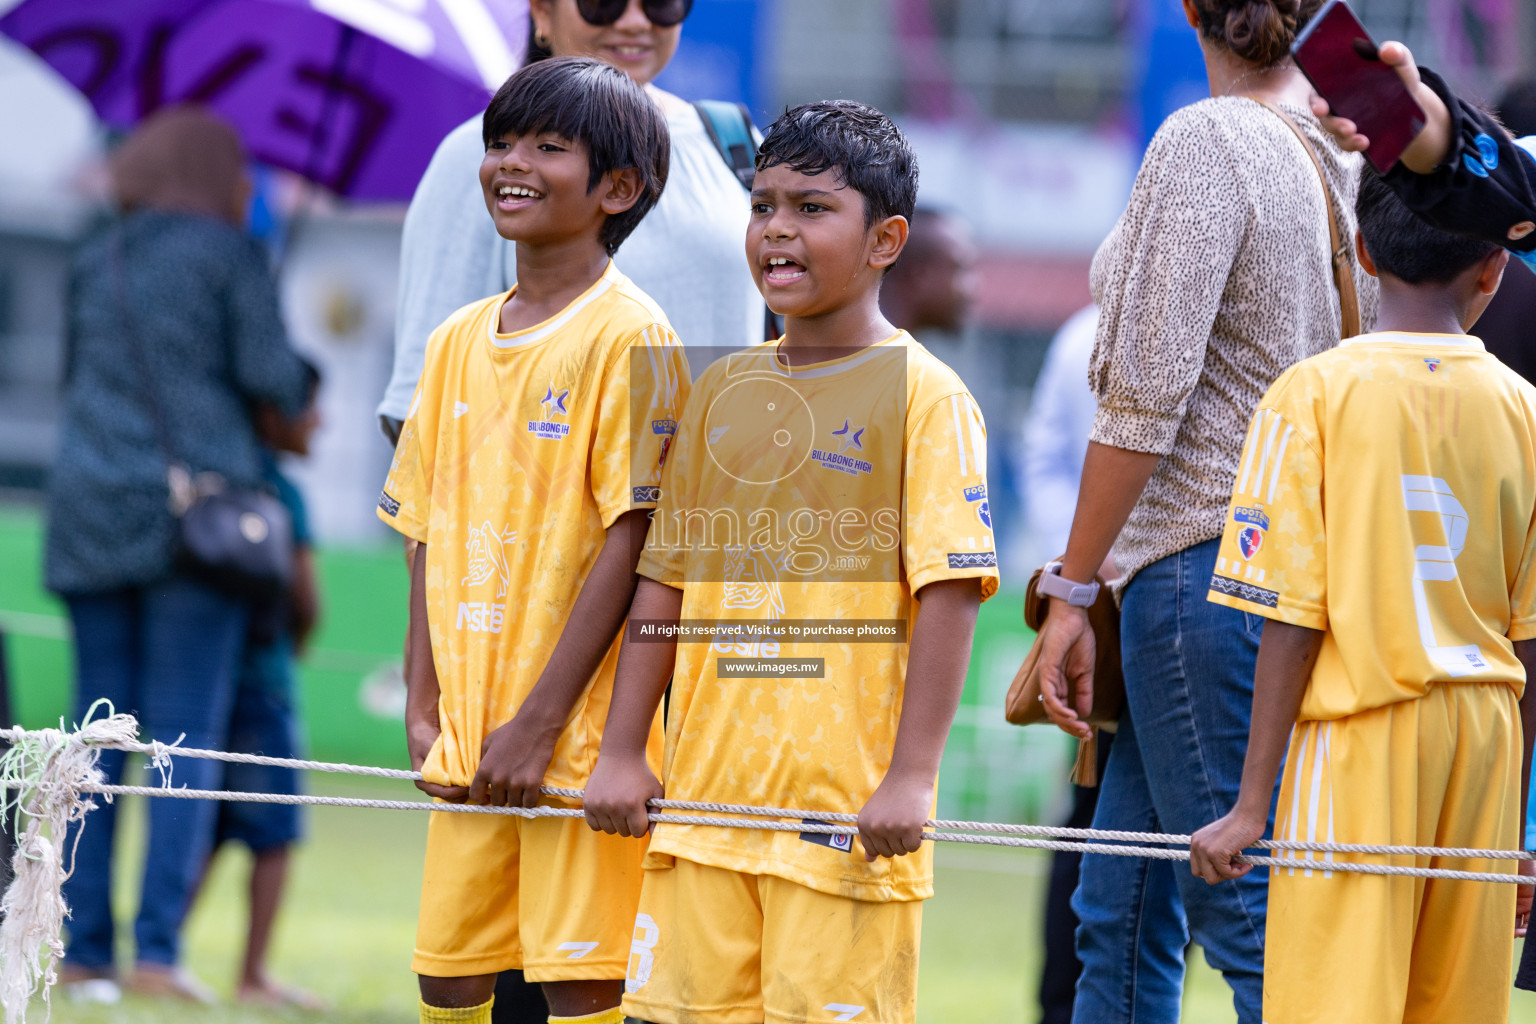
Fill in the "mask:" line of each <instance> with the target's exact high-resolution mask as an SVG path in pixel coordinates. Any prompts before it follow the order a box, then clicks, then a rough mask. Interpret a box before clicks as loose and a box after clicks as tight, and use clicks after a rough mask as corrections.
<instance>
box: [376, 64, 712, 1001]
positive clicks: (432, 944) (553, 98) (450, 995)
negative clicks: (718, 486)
mask: <svg viewBox="0 0 1536 1024" xmlns="http://www.w3.org/2000/svg"><path fill="white" fill-rule="evenodd" d="M485 144H486V155H485V161H484V163H483V164H482V165H481V168H480V181H481V184H482V185H483V186H484V189H485V198H486V205H487V206H488V208H489V210H490V215H491V217H492V218H493V219H494V220H495V222H496V228H497V231H499V232H500V233H501V235H502V236H503V237H505V238H508V239H511V240H513V241H515V242H516V243H517V268H518V283H517V286H516V287H514V288H513V289H512V290H511V291H510V292H507V293H506V294H503V295H495V296H492V297H491V298H489V299H486V300H484V301H483V302H478V303H475V304H474V305H471V306H467V307H465V308H464V309H462V310H460V311H459V312H458V313H455V314H454V315H453V316H452V317H450V318H449V319H448V321H447V322H446V323H444V324H443V326H442V327H440V328H438V330H437V331H436V333H435V334H434V335H433V337H432V341H431V344H430V346H429V347H428V350H427V363H426V368H425V370H424V372H423V374H422V379H421V385H420V388H419V390H418V391H417V394H416V399H415V401H414V402H413V403H412V407H411V413H410V416H409V417H408V418H407V420H406V423H405V425H404V428H403V430H402V432H401V435H400V444H399V447H398V448H397V449H396V453H395V461H394V464H393V466H392V467H391V469H390V474H389V479H388V481H387V482H386V483H385V486H384V494H383V496H382V497H381V498H380V501H379V507H380V516H381V518H383V519H384V521H385V522H386V523H388V524H389V525H391V526H393V527H394V528H395V529H397V530H399V531H400V532H402V533H404V534H405V535H406V536H408V537H410V538H413V539H415V540H417V541H419V542H420V547H418V548H417V551H416V556H415V563H414V566H413V569H412V573H411V593H410V638H409V648H408V649H409V651H410V661H409V664H408V665H407V666H406V685H407V708H406V729H407V739H408V743H409V745H410V753H411V762H412V764H413V765H414V766H415V767H417V768H418V769H419V770H420V771H421V772H422V775H423V776H424V779H425V781H424V782H423V783H421V784H420V785H421V788H422V789H424V790H426V791H427V792H428V793H431V794H432V795H433V796H436V797H439V798H440V799H443V800H449V801H458V802H463V801H464V800H466V799H467V800H468V801H469V802H471V803H477V804H496V805H503V806H522V807H533V806H535V805H537V804H539V803H540V802H541V795H540V787H541V786H555V787H560V786H565V787H578V788H579V787H581V786H582V785H583V784H585V782H586V779H587V774H588V773H589V772H590V771H591V768H592V764H593V761H594V760H595V759H596V757H597V746H598V740H599V737H600V736H601V730H602V723H603V717H604V715H605V714H606V712H607V709H608V701H609V695H610V692H611V687H612V680H613V671H614V666H615V663H616V660H617V652H618V643H617V641H616V637H617V635H618V630H619V626H620V624H621V623H622V622H623V619H624V612H625V610H626V609H627V607H628V605H629V599H630V596H631V594H632V593H633V592H634V585H635V575H634V572H635V561H636V559H637V558H638V557H639V554H640V548H641V545H642V543H643V541H644V537H645V528H646V522H647V517H648V514H649V513H648V511H647V510H648V509H650V508H652V507H654V505H655V501H656V485H657V483H658V482H659V480H660V470H661V462H662V459H663V455H664V452H665V450H666V449H665V442H666V441H668V440H670V435H669V431H670V429H671V428H670V424H672V423H675V422H676V420H677V418H678V416H679V414H680V413H681V409H682V403H683V402H684V400H685V399H686V397H687V391H688V370H687V363H686V362H685V361H684V359H683V357H682V349H681V346H679V345H678V343H677V339H676V338H675V337H674V336H673V334H672V331H671V328H670V327H669V326H668V325H667V319H666V316H665V315H664V314H663V313H662V312H661V310H660V309H658V308H657V307H656V305H655V303H653V302H651V300H650V299H649V298H647V297H646V296H645V295H644V294H643V293H642V292H640V291H639V290H638V289H636V288H635V286H634V285H633V284H631V283H630V282H629V280H628V279H626V278H625V277H624V276H623V275H622V274H620V273H619V272H618V271H617V270H615V269H614V267H613V263H612V260H611V257H612V255H613V253H614V251H615V250H617V249H618V247H619V245H620V244H621V243H622V242H623V241H624V239H625V238H626V237H627V236H628V235H629V233H630V232H631V231H632V230H634V227H635V225H636V224H638V223H639V222H640V220H641V218H642V217H644V216H645V214H646V212H647V211H648V210H649V209H651V207H652V206H654V205H655V203H656V200H657V198H658V197H659V196H660V195H661V190H662V187H663V185H664V184H665V183H666V177H667V160H668V150H669V143H668V136H667V129H666V125H665V123H664V121H663V120H662V117H661V114H660V112H659V111H658V110H657V109H656V106H655V104H653V103H652V102H651V101H650V99H649V98H647V96H646V95H645V93H644V92H642V91H641V89H640V88H639V87H638V86H636V85H635V84H634V83H633V82H632V81H631V80H630V78H629V76H627V75H625V74H624V73H623V72H621V71H617V70H615V69H614V68H613V67H611V66H609V65H607V64H603V63H600V62H598V61H592V60H581V59H569V60H550V61H544V62H541V63H538V64H534V65H531V66H529V67H527V68H525V69H523V70H522V71H519V72H518V73H517V74H515V75H513V76H512V77H511V78H510V79H509V80H508V81H507V83H506V84H505V85H504V86H502V88H501V90H500V91H499V92H498V93H497V94H496V96H495V98H494V99H493V100H492V101H491V104H490V107H489V108H488V109H487V110H486V112H485ZM637 728H638V731H639V732H640V733H641V734H642V735H643V737H644V739H642V745H645V744H646V743H648V742H649V741H650V736H651V733H652V731H653V723H652V722H651V721H646V722H641V723H637ZM659 738H660V737H659V734H658V735H657V737H656V739H657V740H658V741H659ZM658 745H659V744H658ZM658 752H659V751H658ZM643 854H644V844H643V843H641V842H640V841H638V840H634V839H623V838H612V837H609V836H598V835H594V834H593V833H592V832H591V831H590V830H588V829H587V828H585V826H584V825H583V824H582V823H581V822H580V821H579V820H571V819H555V818H538V819H531V820H521V819H518V818H513V817H502V816H491V815H478V814H475V815H471V814H454V813H438V814H434V815H432V820H431V824H430V826H429V830H428V837H427V856H426V866H425V869H424V871H423V877H422V893H421V916H420V922H419V925H418V931H417V940H416V955H415V959H414V960H413V962H412V969H413V970H414V971H416V973H417V974H419V975H420V976H421V1000H422V1001H421V1019H422V1021H423V1022H424V1024H437V1022H446V1021H464V1022H473V1024H488V1022H489V1021H490V1011H491V1002H492V992H493V989H494V987H495V981H496V975H497V974H498V973H499V972H501V971H504V970H511V969H516V968H521V969H522V970H523V971H524V973H525V975H526V976H527V978H528V979H529V980H530V981H535V982H541V983H543V986H544V993H545V996H546V997H547V999H548V1001H549V1005H550V1009H551V1011H552V1012H553V1013H554V1015H555V1016H552V1017H551V1018H550V1020H552V1021H582V1022H586V1024H618V1021H620V1019H621V1017H620V1014H619V1010H618V1006H619V998H620V991H621V979H622V978H623V977H624V969H625V963H626V961H627V959H628V954H629V937H630V936H629V932H630V925H631V923H632V921H633V919H634V913H635V904H636V901H637V899H638V898H639V886H640V862H641V857H642V856H643Z"/></svg>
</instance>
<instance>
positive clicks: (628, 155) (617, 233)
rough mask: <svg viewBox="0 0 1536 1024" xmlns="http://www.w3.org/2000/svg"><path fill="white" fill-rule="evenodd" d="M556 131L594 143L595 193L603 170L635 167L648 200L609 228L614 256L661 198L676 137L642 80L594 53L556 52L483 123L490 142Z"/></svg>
mask: <svg viewBox="0 0 1536 1024" xmlns="http://www.w3.org/2000/svg"><path fill="white" fill-rule="evenodd" d="M540 132H553V133H555V134H556V135H559V136H561V137H562V138H566V139H569V140H571V141H572V142H578V143H580V144H581V145H583V146H585V147H586V148H587V157H588V161H589V165H590V167H591V174H590V175H589V177H588V180H587V191H588V192H591V191H592V190H593V189H595V188H597V186H598V183H599V182H601V181H602V180H603V175H605V174H608V173H609V172H611V171H622V170H627V169H629V168H631V167H632V168H634V169H635V170H636V171H638V172H639V174H640V198H639V199H637V200H636V201H635V205H634V206H631V207H630V208H629V209H628V210H625V211H624V212H623V213H617V214H614V215H612V216H610V217H609V218H608V220H607V222H606V223H605V224H604V225H603V230H602V235H601V239H602V243H603V247H604V248H605V249H607V250H608V255H610V256H612V255H613V254H614V253H615V252H617V251H618V249H619V246H620V245H622V244H623V242H624V240H625V239H626V238H628V237H629V236H630V233H631V232H633V231H634V230H635V228H636V227H637V226H639V224H640V222H641V221H642V220H644V219H645V215H646V214H647V213H649V212H650V211H651V209H652V207H654V206H655V205H656V201H657V200H658V199H660V198H661V190H662V189H663V188H665V187H666V184H667V169H668V166H669V164H670V161H671V157H672V139H671V135H670V134H668V132H667V122H666V120H665V119H664V118H663V117H662V114H661V111H660V109H658V108H657V106H656V104H655V103H653V102H652V101H651V98H650V97H649V96H647V95H646V94H645V91H644V90H643V89H641V88H640V86H638V85H636V84H635V82H634V79H632V78H630V77H629V76H628V75H626V74H625V73H624V72H622V71H620V70H619V69H618V68H616V67H614V66H612V65H611V64H604V63H603V62H602V61H600V60H592V59H591V58H589V57H552V58H550V59H548V60H542V61H539V62H537V63H535V64H530V65H529V66H528V67H525V68H522V69H521V70H519V71H517V72H516V73H515V74H513V76H512V77H511V78H509V79H507V80H506V82H505V84H503V85H502V87H501V88H500V89H498V90H497V91H496V95H495V96H494V97H492V98H491V104H490V106H488V107H486V108H485V117H484V119H483V120H482V121H481V128H480V135H481V138H482V140H483V141H484V142H485V144H486V146H487V147H489V146H490V144H491V143H492V142H494V141H495V140H497V139H500V138H502V137H504V136H507V135H518V136H524V135H537V134H538V133H540Z"/></svg>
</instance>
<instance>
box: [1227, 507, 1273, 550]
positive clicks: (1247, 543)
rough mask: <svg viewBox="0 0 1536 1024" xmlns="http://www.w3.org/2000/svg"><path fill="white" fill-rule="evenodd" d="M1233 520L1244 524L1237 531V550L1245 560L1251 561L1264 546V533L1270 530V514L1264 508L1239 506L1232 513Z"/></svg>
mask: <svg viewBox="0 0 1536 1024" xmlns="http://www.w3.org/2000/svg"><path fill="white" fill-rule="evenodd" d="M1232 520H1233V522H1236V523H1240V524H1242V527H1243V528H1242V529H1241V530H1239V531H1237V550H1238V553H1239V554H1241V555H1242V556H1243V559H1244V560H1245V561H1251V560H1252V559H1253V556H1254V555H1256V554H1258V553H1259V549H1260V548H1262V547H1263V546H1264V534H1265V532H1266V531H1268V530H1269V516H1268V515H1266V514H1265V513H1264V511H1263V510H1262V509H1257V508H1239V509H1236V510H1235V511H1233V513H1232Z"/></svg>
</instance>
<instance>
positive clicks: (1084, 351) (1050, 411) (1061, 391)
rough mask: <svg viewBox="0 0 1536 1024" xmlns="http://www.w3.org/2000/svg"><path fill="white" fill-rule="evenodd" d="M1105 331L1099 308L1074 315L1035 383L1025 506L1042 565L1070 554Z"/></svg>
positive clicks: (1027, 429) (1027, 430)
mask: <svg viewBox="0 0 1536 1024" xmlns="http://www.w3.org/2000/svg"><path fill="white" fill-rule="evenodd" d="M1098 329H1099V307H1097V306H1088V307H1087V308H1086V309H1081V310H1079V311H1078V312H1077V313H1075V314H1073V316H1072V318H1071V319H1070V320H1068V321H1067V322H1066V323H1065V324H1063V325H1062V327H1061V330H1059V331H1057V332H1056V336H1055V337H1054V338H1052V339H1051V347H1050V348H1049V349H1048V350H1047V351H1046V354H1045V363H1044V365H1043V366H1041V368H1040V376H1039V377H1038V378H1036V380H1035V389H1034V394H1033V397H1032V398H1031V400H1030V405H1029V418H1028V419H1027V420H1026V421H1025V423H1024V450H1023V452H1022V453H1021V459H1020V461H1021V462H1022V463H1023V466H1024V500H1025V504H1026V508H1027V509H1028V513H1029V530H1030V534H1031V536H1032V539H1033V541H1034V545H1035V553H1036V564H1037V565H1043V564H1044V563H1045V562H1047V561H1049V560H1050V559H1052V558H1060V557H1061V553H1062V552H1063V551H1065V550H1067V535H1068V534H1069V533H1071V532H1072V515H1073V513H1074V512H1076V510H1077V485H1078V482H1079V481H1080V480H1081V479H1082V475H1083V459H1084V458H1086V457H1087V455H1088V435H1089V433H1090V432H1091V431H1092V430H1093V417H1094V413H1095V412H1097V410H1098V408H1099V402H1098V399H1097V398H1095V397H1094V395H1093V391H1092V390H1090V389H1089V387H1088V364H1089V362H1090V361H1091V360H1092V359H1093V344H1094V337H1095V334H1096V332H1097V331H1098Z"/></svg>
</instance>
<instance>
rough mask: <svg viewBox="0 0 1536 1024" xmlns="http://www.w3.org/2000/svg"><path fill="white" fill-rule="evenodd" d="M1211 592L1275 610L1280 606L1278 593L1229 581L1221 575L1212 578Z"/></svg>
mask: <svg viewBox="0 0 1536 1024" xmlns="http://www.w3.org/2000/svg"><path fill="white" fill-rule="evenodd" d="M1211 592H1212V593H1215V594H1221V595H1222V596H1223V597H1235V598H1237V599H1238V600H1239V601H1246V602H1248V603H1249V604H1257V605H1262V606H1264V607H1265V608H1274V607H1276V606H1278V605H1279V604H1280V595H1279V593H1277V592H1276V591H1273V590H1265V589H1264V588H1263V587H1256V586H1254V585H1253V584H1252V583H1245V582H1243V581H1242V580H1234V579H1228V578H1227V577H1226V576H1222V575H1220V574H1219V573H1218V574H1215V575H1212V576H1211Z"/></svg>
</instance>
